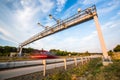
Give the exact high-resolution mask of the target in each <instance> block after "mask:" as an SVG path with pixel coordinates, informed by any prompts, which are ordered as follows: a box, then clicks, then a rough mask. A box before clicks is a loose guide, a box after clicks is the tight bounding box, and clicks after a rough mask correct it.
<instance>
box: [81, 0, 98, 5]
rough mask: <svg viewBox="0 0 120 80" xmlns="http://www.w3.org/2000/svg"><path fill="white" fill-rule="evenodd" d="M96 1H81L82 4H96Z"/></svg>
mask: <svg viewBox="0 0 120 80" xmlns="http://www.w3.org/2000/svg"><path fill="white" fill-rule="evenodd" d="M98 2H99V0H84V1H83V2H81V3H82V4H84V5H88V4H96V3H98Z"/></svg>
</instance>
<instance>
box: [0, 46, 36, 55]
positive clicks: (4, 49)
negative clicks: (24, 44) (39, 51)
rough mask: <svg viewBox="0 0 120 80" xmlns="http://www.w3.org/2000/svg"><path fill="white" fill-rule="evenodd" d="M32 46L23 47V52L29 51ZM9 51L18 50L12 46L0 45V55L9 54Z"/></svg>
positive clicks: (31, 49)
mask: <svg viewBox="0 0 120 80" xmlns="http://www.w3.org/2000/svg"><path fill="white" fill-rule="evenodd" d="M33 50H34V49H33V48H23V49H22V52H23V53H31V52H32V51H33ZM11 52H15V53H17V52H18V48H16V47H12V46H0V56H9V55H10V53H11Z"/></svg>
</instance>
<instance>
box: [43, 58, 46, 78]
mask: <svg viewBox="0 0 120 80" xmlns="http://www.w3.org/2000/svg"><path fill="white" fill-rule="evenodd" d="M45 75H46V60H43V76H45Z"/></svg>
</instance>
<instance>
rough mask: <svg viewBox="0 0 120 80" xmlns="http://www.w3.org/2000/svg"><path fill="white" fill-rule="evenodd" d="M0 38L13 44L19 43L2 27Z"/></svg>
mask: <svg viewBox="0 0 120 80" xmlns="http://www.w3.org/2000/svg"><path fill="white" fill-rule="evenodd" d="M0 33H1V34H0V38H1V39H3V40H6V41H10V42H12V43H17V42H16V38H15V37H14V36H13V35H12V34H11V33H10V32H8V31H7V30H5V29H3V28H1V27H0Z"/></svg>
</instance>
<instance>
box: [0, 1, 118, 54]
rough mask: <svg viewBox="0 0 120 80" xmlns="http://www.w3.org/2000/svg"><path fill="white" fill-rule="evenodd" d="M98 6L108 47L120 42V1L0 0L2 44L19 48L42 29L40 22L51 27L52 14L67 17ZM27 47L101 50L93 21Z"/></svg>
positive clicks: (0, 41)
mask: <svg viewBox="0 0 120 80" xmlns="http://www.w3.org/2000/svg"><path fill="white" fill-rule="evenodd" d="M94 4H95V5H96V8H97V13H98V18H99V23H100V25H101V29H102V32H103V36H104V40H105V43H106V47H107V50H110V49H113V48H114V47H115V46H116V45H117V44H120V36H119V35H120V0H0V45H2V46H7V45H8V46H15V47H18V45H19V44H20V43H22V42H23V41H25V40H27V39H28V38H30V37H31V36H33V35H35V34H37V33H39V32H41V31H43V30H44V29H43V28H42V27H40V26H38V25H37V23H38V22H40V23H41V24H43V25H44V26H52V25H54V24H55V23H56V22H55V21H54V20H52V19H50V18H49V16H48V15H49V14H52V15H53V16H54V17H56V18H58V19H65V18H67V17H69V16H71V15H73V14H75V13H77V9H78V8H81V9H82V10H83V9H85V8H87V7H90V6H92V5H94ZM25 47H32V48H36V49H42V48H43V49H46V50H49V49H61V50H66V51H75V52H85V51H89V52H101V51H102V50H101V47H100V42H99V39H98V35H97V31H96V27H95V24H94V21H93V20H91V21H87V22H85V23H82V24H79V25H76V26H74V27H71V28H69V29H67V30H64V31H61V32H58V33H56V34H53V35H51V36H48V37H45V38H43V39H40V40H38V41H35V42H33V43H31V44H28V45H27V46H25Z"/></svg>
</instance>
